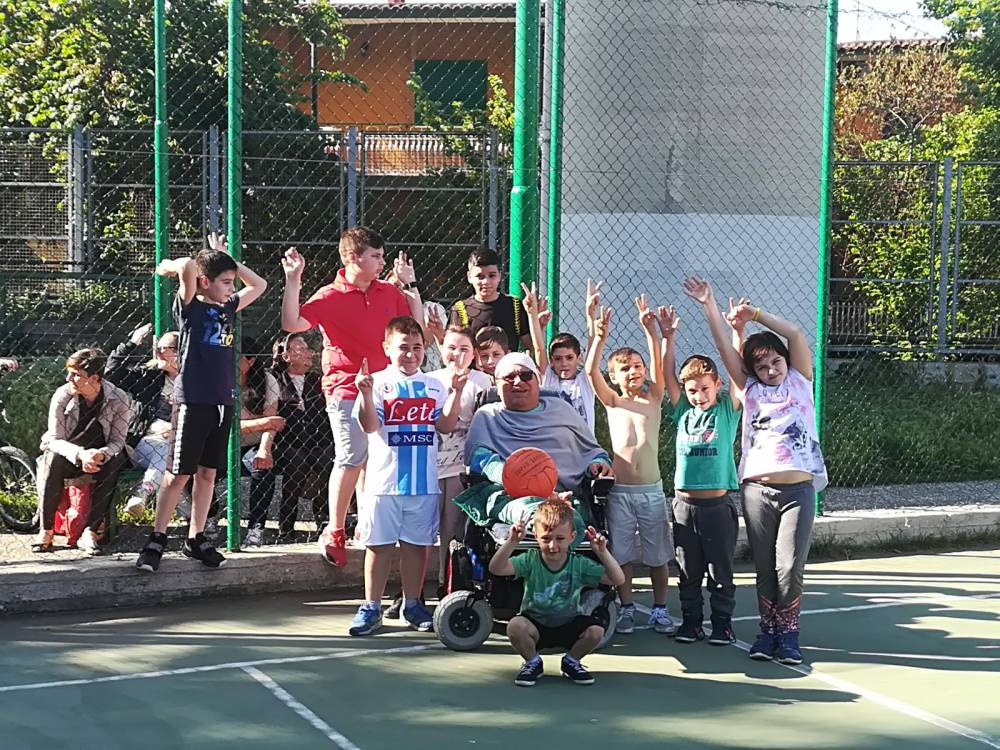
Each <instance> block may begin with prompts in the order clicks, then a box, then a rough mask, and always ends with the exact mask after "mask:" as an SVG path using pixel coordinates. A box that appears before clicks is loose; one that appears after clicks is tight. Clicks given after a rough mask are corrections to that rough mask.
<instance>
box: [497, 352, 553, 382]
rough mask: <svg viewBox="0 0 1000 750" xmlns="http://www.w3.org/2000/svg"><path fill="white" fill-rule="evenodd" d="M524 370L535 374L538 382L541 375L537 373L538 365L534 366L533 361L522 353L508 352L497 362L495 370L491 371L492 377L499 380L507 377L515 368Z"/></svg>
mask: <svg viewBox="0 0 1000 750" xmlns="http://www.w3.org/2000/svg"><path fill="white" fill-rule="evenodd" d="M519 367H521V368H524V369H525V370H531V371H532V372H533V373H535V377H536V378H538V379H539V380H540V379H541V377H542V374H541V373H540V372H539V371H538V365H536V364H535V360H533V359H532V358H531V357H529V356H528V355H527V354H525V353H524V352H510V353H509V354H505V355H503V356H502V357H501V358H500V361H499V362H497V366H496V369H495V370H494V371H493V376H494V377H495V378H496V379H497V380H499V379H500V378H502V377H504V376H505V375H509V374H510V373H512V372H513V371H514V370H515V369H517V368H519Z"/></svg>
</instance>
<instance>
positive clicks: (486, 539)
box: [434, 477, 620, 651]
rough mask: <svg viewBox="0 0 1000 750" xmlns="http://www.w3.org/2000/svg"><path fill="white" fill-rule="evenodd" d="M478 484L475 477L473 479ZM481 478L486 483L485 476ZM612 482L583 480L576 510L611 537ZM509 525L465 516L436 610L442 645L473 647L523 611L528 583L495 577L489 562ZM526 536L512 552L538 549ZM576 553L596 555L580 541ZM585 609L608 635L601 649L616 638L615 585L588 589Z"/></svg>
mask: <svg viewBox="0 0 1000 750" xmlns="http://www.w3.org/2000/svg"><path fill="white" fill-rule="evenodd" d="M470 479H471V482H472V483H476V481H477V478H476V477H472V478H470ZM478 481H485V480H482V479H481V478H479V479H478ZM613 486H614V479H613V478H611V477H594V478H587V479H586V480H584V483H583V486H582V487H581V488H580V491H579V493H574V495H576V496H577V497H579V498H580V500H581V505H580V506H578V507H577V510H579V511H580V512H581V515H584V523H585V525H587V524H589V525H591V526H593V527H594V528H595V529H597V530H599V531H600V532H601V533H602V534H605V535H607V522H606V520H605V508H606V507H607V498H608V493H609V492H610V491H611V488H612V487H613ZM509 530H510V526H509V525H507V524H504V523H500V522H492V523H490V524H488V525H486V526H480V525H477V524H476V523H473V521H472V520H471V519H467V520H466V524H465V534H464V537H463V539H462V540H461V541H458V540H453V541H452V542H451V544H450V545H449V551H450V554H449V558H448V571H447V577H446V583H445V586H446V590H447V591H448V592H449V593H448V594H447V595H446V596H445V597H443V598H442V599H441V602H440V604H438V606H437V608H436V609H435V611H434V632H435V633H436V634H437V636H438V639H439V640H440V641H441V643H442V644H444V645H445V646H447V647H448V648H450V649H451V650H453V651H474V650H476V649H477V648H479V647H480V646H482V645H483V643H485V642H486V639H487V638H489V636H490V634H491V633H493V632H497V633H501V634H503V633H505V632H506V625H507V622H508V621H509V620H510V619H511V618H512V617H514V615H516V614H517V613H518V611H519V610H520V606H521V600H522V598H523V596H524V584H523V582H522V581H521V580H520V579H516V578H514V577H513V576H497V575H493V574H492V573H490V572H489V564H490V560H491V559H492V558H493V555H494V554H496V551H497V549H498V548H499V547H500V546H501V545H503V543H504V542H505V541H506V539H507V536H508V533H509ZM528 531H529V533H528V534H526V535H525V537H524V539H522V540H521V541H520V542H519V543H518V545H517V547H516V548H515V550H514V555H517V554H518V553H519V552H523V551H525V550H528V549H538V542H537V541H535V539H534V535H533V534H532V533H530V529H528ZM574 551H576V552H578V553H580V554H583V555H586V556H588V557H591V558H592V559H596V558H594V555H593V552H592V551H591V548H590V542H589V541H587V540H586V539H584V540H581V541H580V543H579V544H578V545H577V547H576V548H575V550H574ZM581 610H582V611H583V613H584V614H591V615H593V616H594V617H596V618H597V620H598V621H599V622H600V623H601V625H602V626H603V627H604V638H603V639H602V640H601V644H600V646H598V648H603V647H604V646H606V645H607V644H608V643H609V642H610V641H611V639H612V638H613V637H614V633H615V625H616V623H617V622H618V613H619V610H620V603H619V601H618V594H617V592H616V590H615V588H614V587H613V586H607V585H604V584H601V585H599V586H597V587H594V588H588V589H584V591H583V594H582V595H581Z"/></svg>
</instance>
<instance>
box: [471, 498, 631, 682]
mask: <svg viewBox="0 0 1000 750" xmlns="http://www.w3.org/2000/svg"><path fill="white" fill-rule="evenodd" d="M566 494H568V493H566ZM534 523H535V539H537V541H538V549H537V550H534V549H531V550H527V551H526V552H523V553H522V554H520V555H518V556H516V557H514V558H513V559H512V558H511V553H512V552H513V551H514V548H515V547H516V546H517V543H518V542H519V541H521V539H523V538H524V525H523V524H521V523H517V524H514V525H513V526H512V527H511V529H510V536H509V537H508V538H507V541H506V542H504V544H503V546H502V547H500V549H498V550H497V553H496V554H495V555H494V556H493V559H492V560H490V573H492V574H493V575H497V576H515V577H517V578H523V579H524V598H523V599H522V600H521V611H520V613H519V614H518V615H516V616H514V617H513V618H511V620H510V622H509V623H508V624H507V637H508V638H510V645H511V646H513V647H514V650H515V651H517V653H519V654H520V655H521V656H522V657H523V658H524V664H523V665H522V666H521V671H520V672H518V673H517V677H516V678H515V679H514V684H515V685H520V686H521V687H531V686H532V685H534V684H535V682H537V681H538V678H539V677H541V676H542V657H540V656H539V655H538V652H539V651H540V650H541V649H543V648H555V647H558V648H564V649H567V651H568V653H567V654H566V655H565V656H563V658H562V664H561V665H560V669H561V671H562V673H563V674H564V675H566V676H567V677H569V678H570V679H571V680H572V681H573V682H574V683H576V684H577V685H593V684H594V677H593V676H592V675H591V674H590V672H588V671H587V669H586V668H585V667H584V666H583V664H581V663H580V660H581V659H582V658H583V657H584V656H586V655H587V654H589V653H590V652H591V651H593V650H594V649H595V648H597V646H598V645H599V644H600V642H601V639H602V638H603V637H604V627H603V626H602V625H601V624H600V622H599V621H598V620H597V618H595V617H593V616H592V615H589V614H584V613H583V612H581V611H580V593H581V592H582V591H583V589H584V588H585V587H588V586H596V585H597V584H599V583H603V584H606V585H609V586H620V585H621V584H622V583H624V582H625V574H624V573H622V569H621V568H620V567H619V566H618V563H616V562H615V559H614V558H613V557H612V556H611V554H610V553H609V552H608V540H607V539H605V538H604V537H603V536H602V535H601V534H598V533H597V532H596V531H595V530H594V527H593V526H591V527H589V528H588V529H587V538H588V539H589V540H590V545H591V549H592V550H593V551H594V554H596V555H597V559H598V560H600V562H599V563H598V562H594V561H593V560H591V559H590V558H587V557H584V556H583V555H579V554H577V553H575V552H570V545H571V544H572V542H573V539H574V538H575V537H576V531H575V530H574V528H573V509H572V507H571V506H570V505H569V503H568V502H566V500H564V499H562V498H561V497H556V496H553V497H551V498H549V499H548V500H546V501H545V502H544V503H542V504H541V505H539V506H538V508H537V509H536V510H535V521H534Z"/></svg>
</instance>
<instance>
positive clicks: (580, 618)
mask: <svg viewBox="0 0 1000 750" xmlns="http://www.w3.org/2000/svg"><path fill="white" fill-rule="evenodd" d="M521 617H523V618H524V619H526V620H528V621H529V622H530V623H531V624H532V625H534V626H535V629H536V630H538V644H537V645H536V646H535V648H537V649H538V650H539V651H541V650H542V649H543V648H564V649H566V650H567V651H568V650H569V649H571V648H573V644H575V643H576V642H577V641H578V640H580V636H581V635H583V631H585V630H586V629H587V628H589V627H590V626H591V625H597V626H598V627H602V628H603V627H604V626H603V625H601V622H600V620H598V619H597V618H596V617H594V616H592V615H577V616H576V617H574V618H573V619H572V620H570V621H569V622H567V623H563V624H562V625H556V626H552V625H543V624H542V623H540V622H539V621H538V620H536V619H535V618H534V617H532V616H531V615H526V614H524V613H523V612H522V613H521Z"/></svg>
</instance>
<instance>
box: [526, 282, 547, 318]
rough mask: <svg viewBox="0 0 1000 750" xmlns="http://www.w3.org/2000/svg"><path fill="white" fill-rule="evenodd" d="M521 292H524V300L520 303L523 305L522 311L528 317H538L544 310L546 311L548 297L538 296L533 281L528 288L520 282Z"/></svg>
mask: <svg viewBox="0 0 1000 750" xmlns="http://www.w3.org/2000/svg"><path fill="white" fill-rule="evenodd" d="M521 290H522V291H523V292H524V299H522V300H521V302H522V303H523V304H524V311H525V312H526V313H528V315H540V314H541V313H542V312H543V311H544V310H547V309H548V306H549V300H548V297H539V296H538V288H537V287H536V286H535V282H534V281H532V282H531V286H530V287H529V286H528V285H527V284H525V283H524V282H521Z"/></svg>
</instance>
